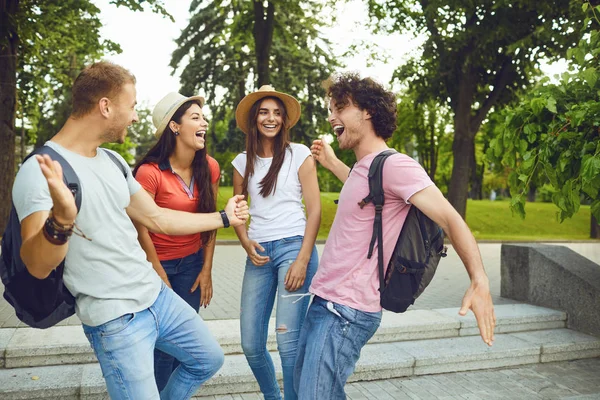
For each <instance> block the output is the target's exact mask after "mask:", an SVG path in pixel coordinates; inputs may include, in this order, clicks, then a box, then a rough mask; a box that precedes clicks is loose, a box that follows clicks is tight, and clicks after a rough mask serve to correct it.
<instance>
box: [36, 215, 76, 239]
mask: <svg viewBox="0 0 600 400" xmlns="http://www.w3.org/2000/svg"><path fill="white" fill-rule="evenodd" d="M42 231H43V232H44V237H45V238H46V240H47V241H49V242H50V243H52V244H53V245H56V246H61V245H63V244H65V243H67V241H68V240H69V238H70V237H71V235H72V234H73V225H61V224H59V223H58V222H56V220H55V219H54V216H53V215H52V211H50V215H48V219H46V222H45V223H44V229H42Z"/></svg>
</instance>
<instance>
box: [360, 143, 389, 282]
mask: <svg viewBox="0 0 600 400" xmlns="http://www.w3.org/2000/svg"><path fill="white" fill-rule="evenodd" d="M395 153H397V151H396V150H394V149H389V150H385V151H382V152H381V153H379V154H377V155H376V156H375V158H374V159H373V162H372V163H371V166H370V167H369V175H368V176H369V194H368V195H367V197H365V198H364V199H362V200H361V201H360V202H359V203H358V205H359V206H360V208H363V207H364V206H365V205H366V204H368V203H373V205H374V206H375V218H374V219H373V234H372V236H371V243H370V244H369V254H368V255H367V258H371V256H372V255H373V248H374V247H375V242H376V241H377V242H378V243H379V245H378V246H377V264H378V266H379V290H380V291H381V290H383V288H384V286H385V282H384V273H383V223H382V221H383V218H382V213H383V205H384V203H385V196H384V192H383V165H384V163H385V160H386V159H387V158H388V157H389V156H391V155H392V154H395Z"/></svg>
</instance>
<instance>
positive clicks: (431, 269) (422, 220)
mask: <svg viewBox="0 0 600 400" xmlns="http://www.w3.org/2000/svg"><path fill="white" fill-rule="evenodd" d="M395 153H396V151H395V150H393V149H390V150H385V151H383V152H381V153H380V154H378V155H377V156H375V159H374V160H373V163H372V164H371V167H370V168H369V195H368V196H367V197H365V198H364V199H363V200H362V201H361V202H360V203H358V204H359V206H360V208H363V207H364V206H365V205H366V204H367V203H370V202H371V203H373V205H374V206H375V220H374V222H373V236H372V237H371V244H370V246H369V254H368V256H367V258H371V256H372V255H373V247H374V245H375V241H378V243H379V245H378V246H377V249H378V265H379V292H380V300H381V301H380V302H381V307H383V308H384V309H386V310H389V311H393V312H396V313H401V312H404V311H406V309H407V308H408V307H409V306H410V305H412V304H413V303H414V302H415V299H416V298H417V297H419V295H421V293H423V290H425V288H426V287H427V285H429V283H430V282H431V280H432V279H433V275H434V274H435V270H436V268H437V266H438V263H439V262H440V258H441V257H446V247H445V246H444V231H443V230H442V228H440V227H439V226H438V225H437V224H436V223H435V222H433V221H432V220H431V219H430V218H429V217H427V216H426V215H425V214H423V213H422V212H421V211H420V210H419V209H418V208H417V207H414V206H412V205H411V206H409V207H410V209H409V211H408V215H407V216H406V221H404V225H403V226H402V230H401V231H400V236H399V237H398V241H397V242H396V246H395V247H394V252H393V253H392V257H391V259H390V262H389V264H388V268H387V272H385V274H384V270H383V228H382V218H381V213H382V211H383V205H384V203H385V197H384V193H383V164H384V163H385V160H386V159H387V158H388V157H389V156H391V155H392V154H395ZM384 276H385V278H384Z"/></svg>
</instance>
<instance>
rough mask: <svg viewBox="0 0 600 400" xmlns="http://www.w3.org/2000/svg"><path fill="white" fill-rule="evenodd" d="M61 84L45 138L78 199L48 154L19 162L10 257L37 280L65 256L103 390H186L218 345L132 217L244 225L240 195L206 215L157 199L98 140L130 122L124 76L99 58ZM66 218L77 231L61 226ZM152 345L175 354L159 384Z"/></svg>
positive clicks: (134, 394)
mask: <svg viewBox="0 0 600 400" xmlns="http://www.w3.org/2000/svg"><path fill="white" fill-rule="evenodd" d="M72 91H73V111H72V114H71V116H70V117H69V119H68V120H67V122H66V123H65V125H64V126H63V127H62V129H61V130H60V131H59V132H58V133H57V134H56V135H55V136H54V137H53V138H52V139H51V140H50V141H49V142H47V143H46V145H47V146H50V147H52V148H53V149H54V150H56V151H57V152H58V153H59V154H60V155H61V156H63V157H64V158H65V160H66V161H68V162H69V164H70V165H71V166H72V167H73V169H74V170H75V172H76V173H77V176H78V178H79V181H80V184H81V191H82V194H83V196H82V202H81V209H80V211H79V214H78V213H77V207H76V205H75V201H74V198H73V195H72V193H71V192H70V190H69V189H68V188H67V186H66V185H65V184H64V182H63V178H62V169H61V167H60V164H58V162H56V161H52V160H51V159H50V157H49V156H47V155H44V156H39V155H38V156H35V157H32V158H30V159H29V160H28V161H27V162H25V163H24V164H23V166H22V167H21V169H20V171H19V173H18V174H17V177H16V180H15V184H14V187H13V203H14V205H15V208H16V210H17V215H18V216H19V220H20V221H21V235H22V238H23V245H22V247H21V258H22V260H23V262H24V263H25V265H26V266H27V269H28V270H29V272H30V273H31V274H32V275H33V276H35V277H37V278H39V279H43V278H45V277H47V276H48V275H49V274H50V272H51V271H52V270H53V269H54V268H55V267H56V266H57V265H58V264H59V263H60V261H61V260H62V259H63V258H66V260H65V271H64V282H65V285H66V287H67V288H68V289H69V291H70V292H71V293H72V294H73V295H74V296H75V299H76V312H77V315H78V316H79V318H80V319H81V321H82V323H83V329H84V331H85V334H86V336H87V338H88V340H89V341H90V344H91V345H92V348H93V349H94V351H95V353H96V356H97V357H98V360H99V362H100V366H101V368H102V373H103V375H104V378H105V380H106V384H107V387H108V393H109V395H110V397H111V398H114V399H117V398H119V399H120V398H131V399H158V398H159V397H160V398H165V399H188V398H190V397H191V396H192V395H193V394H194V393H195V392H196V390H197V389H198V387H199V386H200V385H201V384H202V383H203V382H205V381H206V380H207V379H209V378H210V377H211V376H212V375H214V374H215V373H216V372H217V370H218V369H219V368H220V367H221V365H222V364H223V360H224V355H223V351H222V350H221V348H220V346H219V344H218V343H217V342H216V340H215V339H214V337H213V336H212V335H211V334H210V332H209V331H208V328H207V326H206V324H205V323H204V321H202V319H201V318H200V316H199V315H198V314H197V313H196V312H195V311H194V310H193V309H192V308H191V307H190V306H189V305H187V303H185V302H184V301H183V300H182V299H181V298H179V297H178V296H177V295H176V294H175V293H174V292H173V291H172V290H171V289H170V288H168V287H166V285H164V283H162V281H161V279H160V278H159V277H158V275H157V274H156V273H155V272H154V270H153V268H152V265H151V264H150V263H149V262H148V261H147V260H146V255H145V253H144V251H143V250H142V248H141V247H140V245H139V242H138V240H137V231H136V229H135V228H134V226H133V223H132V221H131V220H134V221H136V222H138V223H140V224H142V225H144V226H146V227H147V228H148V229H149V230H150V231H154V232H160V233H166V234H169V235H185V234H192V233H196V232H202V231H208V230H214V229H218V228H222V227H223V226H228V225H229V223H231V225H233V226H236V225H240V224H243V223H245V220H246V219H247V217H248V207H247V204H246V202H245V201H243V200H242V196H236V197H233V198H231V199H230V200H229V202H228V203H227V206H226V207H225V210H223V211H221V212H215V213H210V214H198V213H184V212H178V211H173V210H169V209H163V208H159V207H158V206H157V205H156V204H155V203H154V201H153V200H152V198H151V197H150V196H149V195H148V193H147V192H146V191H145V190H140V188H141V187H140V185H139V184H138V183H137V182H136V181H135V179H134V178H133V176H132V174H128V176H127V178H126V179H125V178H124V177H123V174H122V172H121V171H120V170H119V168H118V166H117V165H115V164H114V163H113V162H112V161H111V160H110V157H109V155H108V154H107V153H106V152H105V151H101V150H99V149H98V147H99V146H100V145H101V144H102V143H105V142H120V143H122V142H123V141H124V140H125V136H126V134H127V127H128V126H129V125H131V124H132V123H133V122H137V119H138V118H137V114H136V112H135V104H136V91H135V78H134V77H133V75H131V73H129V72H128V71H127V70H126V69H124V68H122V67H120V66H118V65H115V64H112V63H108V62H99V63H96V64H93V65H91V66H89V67H87V68H86V69H84V70H83V71H82V72H81V74H80V75H79V76H78V77H77V79H76V80H75V83H74V85H73V89H72ZM114 154H115V155H116V156H117V157H118V158H119V161H120V162H122V163H124V164H125V161H124V160H123V159H122V158H121V157H120V156H118V155H117V154H116V153H114ZM125 165H126V164H125ZM74 228H75V232H77V230H80V231H81V232H83V234H84V235H85V237H82V236H79V235H77V234H75V235H72V233H73V232H74ZM90 239H91V240H90ZM155 347H156V348H158V349H160V350H162V351H164V352H166V353H169V354H171V355H173V356H174V357H175V358H177V359H178V360H179V361H180V363H181V365H180V366H179V367H178V368H177V369H176V370H175V371H174V372H173V374H172V376H171V379H170V380H169V383H168V384H167V386H166V387H165V389H164V390H163V391H162V392H161V393H160V395H159V393H158V389H157V387H156V383H155V381H154V372H153V370H152V365H153V354H154V348H155Z"/></svg>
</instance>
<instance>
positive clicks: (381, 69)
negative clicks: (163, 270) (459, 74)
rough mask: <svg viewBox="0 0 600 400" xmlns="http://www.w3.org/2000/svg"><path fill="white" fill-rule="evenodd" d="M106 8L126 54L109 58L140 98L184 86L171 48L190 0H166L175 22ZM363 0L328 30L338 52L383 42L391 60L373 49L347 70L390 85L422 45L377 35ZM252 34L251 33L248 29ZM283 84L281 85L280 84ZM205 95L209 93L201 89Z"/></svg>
mask: <svg viewBox="0 0 600 400" xmlns="http://www.w3.org/2000/svg"><path fill="white" fill-rule="evenodd" d="M94 3H95V4H96V5H97V6H98V7H99V8H100V9H101V15H100V19H101V21H102V23H103V28H102V29H101V31H100V33H101V36H102V38H103V39H110V40H112V41H114V42H116V43H118V44H119V45H120V46H121V49H122V50H123V52H122V53H121V54H117V55H112V56H107V57H105V59H107V60H111V61H113V62H115V63H118V64H120V65H122V66H124V67H126V68H127V69H129V70H130V71H131V72H132V73H133V74H134V75H135V76H136V79H137V85H136V87H137V96H138V103H139V104H142V105H147V106H149V107H150V108H151V107H154V105H155V104H156V103H157V102H158V101H159V100H160V99H161V98H162V97H163V96H164V95H166V94H167V93H169V92H172V91H177V90H178V89H179V87H180V85H179V79H178V77H177V71H176V74H175V76H173V75H171V74H172V72H173V71H172V68H170V67H169V63H170V61H171V53H172V52H173V50H175V47H176V45H175V42H174V40H175V39H176V38H177V37H178V36H179V33H180V32H181V30H182V29H183V28H185V27H186V26H187V24H188V21H189V12H188V9H189V4H190V0H164V4H165V7H166V9H167V11H168V12H169V13H170V14H171V15H172V16H173V18H174V19H175V22H171V21H170V20H169V19H168V18H165V17H162V16H160V15H158V14H155V13H152V12H151V11H145V12H133V11H130V10H129V9H126V8H123V7H119V8H117V7H115V6H114V5H110V4H109V1H108V0H94ZM363 3H364V2H362V1H353V2H350V4H348V5H346V6H345V7H342V6H340V8H339V9H338V10H336V13H337V17H338V19H337V20H338V21H339V22H338V23H337V24H336V25H335V26H333V27H332V28H330V29H327V30H326V31H325V32H324V33H325V35H326V37H328V38H329V39H330V40H331V41H332V50H333V52H334V55H335V56H339V55H341V54H342V53H344V52H345V51H346V50H347V49H348V47H349V46H351V45H352V44H353V43H355V42H358V41H359V40H360V39H367V40H369V41H372V42H377V43H378V45H379V47H380V48H381V49H382V51H383V52H384V53H387V54H388V55H389V56H390V57H391V59H390V61H391V62H389V63H381V62H376V63H375V64H374V65H372V66H367V63H366V61H365V60H366V59H367V52H366V51H364V52H362V53H357V54H355V55H354V56H353V57H351V58H344V59H343V63H344V64H346V65H347V66H348V67H347V68H345V69H344V70H352V71H358V72H360V73H361V74H362V75H365V76H366V75H368V76H371V77H373V78H375V79H377V80H379V81H380V82H382V83H384V84H387V83H388V82H389V81H390V79H391V76H392V73H393V71H394V69H395V68H396V67H397V66H398V65H400V64H401V62H402V59H403V57H404V56H405V54H407V53H408V52H409V51H411V50H413V49H414V48H416V47H417V46H418V42H417V41H415V40H411V38H410V36H409V35H405V36H404V37H403V36H401V35H399V34H398V35H394V36H392V37H390V36H383V37H378V36H375V35H373V34H371V33H370V32H369V31H368V30H367V29H366V28H365V27H364V26H363V24H362V23H361V20H364V19H365V16H366V15H367V11H366V7H365V6H364V4H363ZM248 34H249V35H251V32H248ZM275 89H277V88H275ZM198 94H200V95H204V93H198Z"/></svg>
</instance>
